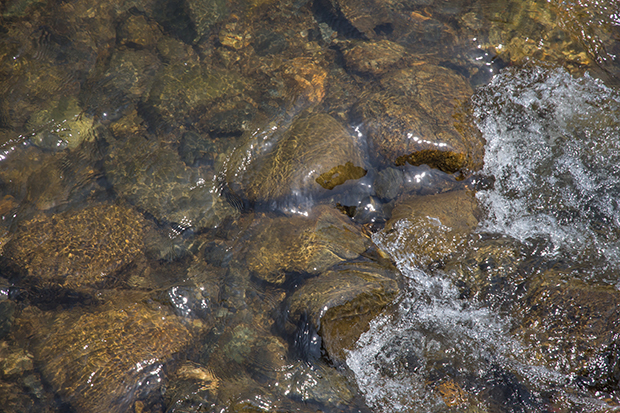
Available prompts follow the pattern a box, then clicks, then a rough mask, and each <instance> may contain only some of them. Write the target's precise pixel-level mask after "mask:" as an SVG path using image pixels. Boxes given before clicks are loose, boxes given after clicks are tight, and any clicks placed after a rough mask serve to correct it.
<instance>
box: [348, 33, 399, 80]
mask: <svg viewBox="0 0 620 413" xmlns="http://www.w3.org/2000/svg"><path fill="white" fill-rule="evenodd" d="M404 54H405V48H404V47H402V46H401V45H399V44H398V43H394V42H391V41H389V40H379V41H376V42H360V43H357V44H355V45H354V46H353V47H352V48H350V49H348V50H346V51H344V53H343V55H344V60H345V62H346V64H347V67H349V68H350V69H353V70H355V71H357V72H362V73H371V74H373V75H379V74H382V73H384V72H385V71H386V70H388V69H389V68H390V67H391V66H392V65H394V64H395V63H396V62H398V61H399V60H400V59H401V58H402V57H403V55H404Z"/></svg>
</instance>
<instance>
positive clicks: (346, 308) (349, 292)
mask: <svg viewBox="0 0 620 413" xmlns="http://www.w3.org/2000/svg"><path fill="white" fill-rule="evenodd" d="M399 277H400V273H399V272H398V271H397V270H396V269H394V268H393V267H390V266H389V265H387V266H386V265H384V264H383V263H375V262H361V263H350V264H346V265H342V266H339V267H338V268H335V269H332V270H329V271H326V272H324V273H322V274H321V275H319V276H318V277H316V278H311V279H309V280H308V281H306V283H305V284H304V285H303V286H301V287H300V288H299V289H298V290H297V291H295V293H294V294H293V295H292V296H291V297H290V299H289V305H290V316H291V318H292V319H293V320H297V319H300V318H301V317H302V316H307V318H308V320H309V322H310V323H311V324H312V325H313V326H314V328H315V329H316V330H317V331H318V333H319V334H320V336H321V338H322V340H323V347H324V348H325V349H326V350H327V352H328V354H329V356H330V358H331V359H332V360H333V361H335V362H340V361H344V359H345V351H344V350H345V349H351V348H352V347H353V345H354V344H355V342H356V341H357V340H358V338H359V336H360V335H361V334H362V333H363V332H365V331H366V330H368V323H369V322H370V321H371V320H372V319H373V318H374V317H375V316H377V314H379V312H380V311H381V310H382V309H383V308H384V307H385V306H386V305H388V304H389V303H390V302H391V301H392V299H393V298H394V297H395V296H396V294H398V292H399V281H400V279H399Z"/></svg>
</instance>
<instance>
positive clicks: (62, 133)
mask: <svg viewBox="0 0 620 413" xmlns="http://www.w3.org/2000/svg"><path fill="white" fill-rule="evenodd" d="M92 128H93V118H92V117H91V116H89V115H87V114H85V113H83V110H82V108H81V107H80V106H79V103H78V101H77V99H76V98H75V97H70V98H65V99H60V100H59V101H50V102H49V106H47V107H46V108H45V109H42V110H41V111H39V112H37V113H36V114H34V115H33V116H32V117H31V118H30V119H29V121H28V129H31V130H33V132H34V134H35V135H34V136H32V137H31V138H30V141H31V142H32V143H33V144H35V145H37V146H38V147H40V148H42V149H46V150H51V151H60V150H63V149H66V148H69V149H75V148H77V147H78V145H79V144H80V143H82V142H84V141H90V140H92V139H93V137H94V135H93V134H92V133H91V131H92Z"/></svg>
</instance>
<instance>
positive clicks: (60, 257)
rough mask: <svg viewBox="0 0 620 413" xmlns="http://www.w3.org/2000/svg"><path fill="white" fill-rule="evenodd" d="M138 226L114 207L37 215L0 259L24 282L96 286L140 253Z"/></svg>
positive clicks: (135, 218) (136, 217)
mask: <svg viewBox="0 0 620 413" xmlns="http://www.w3.org/2000/svg"><path fill="white" fill-rule="evenodd" d="M144 226H145V222H144V220H143V218H142V215H140V214H139V213H137V212H136V211H135V210H133V209H131V208H127V207H124V206H120V205H97V206H94V207H90V208H86V209H84V210H82V211H78V212H76V211H67V212H63V213H61V214H57V215H53V216H47V215H44V214H40V215H38V216H36V217H35V218H33V219H32V220H30V221H27V222H25V223H23V224H21V225H20V226H19V228H18V229H17V232H16V233H15V236H14V237H13V239H12V240H11V241H10V242H9V243H8V244H7V246H6V248H5V250H4V256H5V257H6V258H7V259H9V261H10V262H11V263H12V264H13V265H14V266H16V269H17V271H18V272H19V273H20V274H21V275H22V276H23V277H25V278H26V279H27V280H28V281H34V282H36V283H58V284H59V285H62V286H67V287H81V286H94V285H99V284H100V283H105V282H108V281H113V280H114V279H115V277H114V274H115V272H116V271H118V270H120V269H121V268H123V267H124V266H125V265H127V264H129V263H130V262H132V260H133V259H134V257H135V256H136V255H138V254H139V253H140V252H141V251H142V248H143V228H144Z"/></svg>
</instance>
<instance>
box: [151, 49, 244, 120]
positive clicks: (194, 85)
mask: <svg viewBox="0 0 620 413" xmlns="http://www.w3.org/2000/svg"><path fill="white" fill-rule="evenodd" d="M248 86H249V85H248V82H247V80H245V79H244V78H242V77H241V76H240V75H239V74H237V73H235V72H232V71H226V70H223V69H218V68H215V67H208V66H205V65H202V64H198V63H196V62H191V61H190V62H183V61H171V62H170V64H168V65H166V66H165V68H164V69H163V70H162V71H160V72H159V73H158V75H157V78H156V82H155V84H154V87H153V88H152V89H151V91H150V92H149V97H148V99H147V101H146V105H147V107H148V110H149V111H152V113H153V115H154V116H155V117H154V118H153V119H151V121H152V122H156V123H159V122H162V121H163V124H164V125H167V126H173V127H175V126H186V127H188V128H189V127H193V125H194V124H196V123H199V122H200V120H201V119H202V118H203V117H205V116H208V114H209V113H210V112H211V110H212V109H214V108H213V107H214V106H216V105H217V104H218V102H220V101H228V100H231V99H233V98H235V97H237V96H242V95H243V94H244V93H245V90H246V88H248ZM216 109H217V108H216ZM158 118H159V119H158ZM156 126H159V124H157V125H156Z"/></svg>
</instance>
